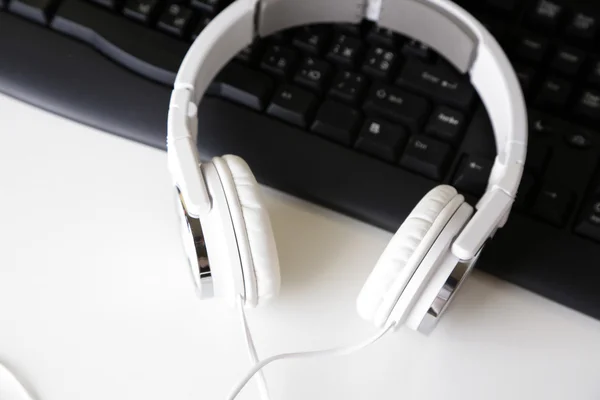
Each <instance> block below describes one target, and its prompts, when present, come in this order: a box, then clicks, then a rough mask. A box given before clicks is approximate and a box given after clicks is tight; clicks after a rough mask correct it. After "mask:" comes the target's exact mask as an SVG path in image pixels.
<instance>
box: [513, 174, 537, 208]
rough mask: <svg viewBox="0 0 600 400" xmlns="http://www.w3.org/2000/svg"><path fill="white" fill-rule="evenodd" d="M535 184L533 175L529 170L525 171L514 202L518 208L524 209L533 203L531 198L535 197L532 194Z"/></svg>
mask: <svg viewBox="0 0 600 400" xmlns="http://www.w3.org/2000/svg"><path fill="white" fill-rule="evenodd" d="M534 185H535V181H534V179H533V175H531V174H530V173H528V172H525V173H523V176H522V177H521V183H520V184H519V190H518V191H517V197H516V198H515V203H514V207H515V209H516V210H519V211H524V210H526V209H527V208H528V207H529V205H530V204H531V198H532V197H533V196H532V194H533V188H534Z"/></svg>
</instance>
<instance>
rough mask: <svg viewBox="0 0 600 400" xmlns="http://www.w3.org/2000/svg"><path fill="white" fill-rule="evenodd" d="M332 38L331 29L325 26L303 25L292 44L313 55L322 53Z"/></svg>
mask: <svg viewBox="0 0 600 400" xmlns="http://www.w3.org/2000/svg"><path fill="white" fill-rule="evenodd" d="M329 39H330V31H329V29H327V28H326V27H324V26H318V27H316V26H303V27H301V28H299V29H298V31H297V32H296V34H295V35H294V39H293V40H292V44H293V45H294V46H295V47H297V48H298V49H300V50H302V51H305V52H307V53H310V54H313V55H320V54H322V53H323V51H325V47H326V46H327V43H328V42H329Z"/></svg>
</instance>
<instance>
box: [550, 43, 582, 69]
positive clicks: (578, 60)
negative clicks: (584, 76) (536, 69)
mask: <svg viewBox="0 0 600 400" xmlns="http://www.w3.org/2000/svg"><path fill="white" fill-rule="evenodd" d="M584 60H585V53H584V52H583V51H581V50H577V49H574V48H572V47H561V48H559V49H558V50H557V51H556V54H555V55H554V59H553V60H552V63H551V64H550V67H551V68H553V69H555V70H556V71H558V72H562V73H563V74H565V75H577V74H578V73H579V69H580V68H581V65H582V64H583V62H584Z"/></svg>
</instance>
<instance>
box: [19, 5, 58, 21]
mask: <svg viewBox="0 0 600 400" xmlns="http://www.w3.org/2000/svg"><path fill="white" fill-rule="evenodd" d="M55 5H56V1H55V0H12V1H11V2H10V3H9V5H8V9H9V10H10V11H11V12H13V13H15V14H18V15H20V16H22V17H25V18H28V19H30V20H32V21H36V22H39V23H41V24H45V23H46V22H48V18H49V17H50V15H51V13H52V12H54V6H55Z"/></svg>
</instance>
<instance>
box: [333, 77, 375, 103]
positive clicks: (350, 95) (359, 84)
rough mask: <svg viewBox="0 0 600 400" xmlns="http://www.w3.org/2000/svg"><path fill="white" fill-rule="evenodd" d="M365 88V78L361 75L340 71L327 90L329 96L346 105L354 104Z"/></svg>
mask: <svg viewBox="0 0 600 400" xmlns="http://www.w3.org/2000/svg"><path fill="white" fill-rule="evenodd" d="M366 88H367V78H365V76H364V75H362V74H357V73H355V72H350V71H341V72H339V73H338V74H337V76H336V77H335V79H334V80H333V84H332V85H331V89H329V95H330V96H331V97H334V98H336V99H338V100H341V101H344V102H346V103H351V104H356V103H357V102H358V101H359V100H360V99H361V97H362V95H363V93H364V92H365V90H366Z"/></svg>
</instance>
